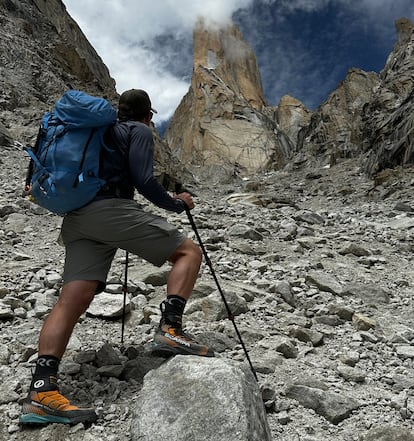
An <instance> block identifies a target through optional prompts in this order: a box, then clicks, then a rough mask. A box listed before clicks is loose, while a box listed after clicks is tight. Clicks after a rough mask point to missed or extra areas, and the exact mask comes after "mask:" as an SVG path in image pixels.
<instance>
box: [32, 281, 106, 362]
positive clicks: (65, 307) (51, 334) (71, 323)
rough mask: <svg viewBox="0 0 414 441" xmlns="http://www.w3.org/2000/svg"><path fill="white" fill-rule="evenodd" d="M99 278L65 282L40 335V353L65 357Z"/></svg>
mask: <svg viewBox="0 0 414 441" xmlns="http://www.w3.org/2000/svg"><path fill="white" fill-rule="evenodd" d="M98 283H99V282H98V281H97V280H76V281H73V282H69V283H67V284H65V285H64V286H63V288H62V292H61V293H60V296H59V300H58V302H57V303H56V305H55V306H54V307H53V309H52V311H51V313H50V314H49V316H48V317H47V319H46V320H45V322H44V324H43V327H42V330H41V332H40V337H39V355H53V356H55V357H57V358H58V359H61V358H62V357H63V354H64V352H65V350H66V346H67V344H68V342H69V339H70V336H71V335H72V331H73V328H74V327H75V325H76V323H77V321H78V320H79V317H80V316H81V315H82V314H83V313H84V312H85V311H86V310H87V309H88V306H89V305H90V303H91V301H92V300H93V298H94V296H95V293H96V289H97V287H98Z"/></svg>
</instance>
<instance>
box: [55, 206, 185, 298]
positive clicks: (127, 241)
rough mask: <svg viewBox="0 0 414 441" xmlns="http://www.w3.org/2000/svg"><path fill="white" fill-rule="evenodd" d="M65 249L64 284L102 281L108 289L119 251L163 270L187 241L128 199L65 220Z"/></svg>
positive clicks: (73, 214)
mask: <svg viewBox="0 0 414 441" xmlns="http://www.w3.org/2000/svg"><path fill="white" fill-rule="evenodd" d="M60 237H61V240H62V241H63V244H64V245H65V247H66V257H65V268H64V274H63V279H64V282H65V283H67V282H71V281H74V280H99V281H100V282H101V284H100V287H99V289H98V292H100V291H102V290H103V289H104V287H105V283H106V278H107V275H108V272H109V269H110V267H111V263H112V260H113V258H114V256H115V253H116V250H117V249H118V248H121V249H124V250H126V251H128V252H130V253H132V254H136V255H137V256H140V257H141V258H143V259H145V260H147V261H148V262H151V263H152V264H154V265H156V266H161V265H162V264H163V263H165V262H166V261H167V260H168V258H169V257H170V256H171V255H172V254H173V253H174V251H175V250H176V249H177V248H178V247H179V246H180V245H181V244H182V242H183V241H184V240H185V239H186V236H185V235H183V234H182V233H180V232H179V231H178V230H177V228H176V227H175V226H173V225H171V224H169V223H168V222H167V221H166V220H165V219H164V218H162V217H160V216H156V215H154V214H151V213H148V212H145V211H144V210H143V209H142V208H141V207H140V206H139V205H138V204H137V203H136V202H135V201H132V200H129V199H116V198H113V199H104V200H100V201H96V202H92V203H91V204H89V205H87V206H86V207H83V208H81V209H79V210H76V211H73V212H71V213H69V214H68V215H66V216H65V218H64V219H63V224H62V230H61V236H60Z"/></svg>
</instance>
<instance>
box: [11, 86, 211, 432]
mask: <svg viewBox="0 0 414 441" xmlns="http://www.w3.org/2000/svg"><path fill="white" fill-rule="evenodd" d="M153 112H154V110H153V109H152V107H151V101H150V98H149V96H148V94H147V93H146V92H145V91H143V90H139V89H132V90H128V91H126V92H124V93H123V94H122V95H121V96H120V99H119V107H118V115H117V116H118V121H117V123H116V124H115V125H114V126H112V127H111V128H110V129H108V131H107V133H106V135H105V138H106V139H105V141H106V144H107V145H108V146H111V149H108V150H103V152H102V156H101V166H100V175H101V176H102V177H103V178H104V179H105V180H106V185H105V186H104V187H103V188H102V189H101V190H100V191H99V192H98V194H97V195H96V197H95V198H94V200H93V201H92V202H91V203H89V204H87V205H86V206H84V207H82V208H80V209H77V210H74V211H72V212H70V213H69V214H67V215H66V216H65V217H64V218H63V223H62V229H61V235H60V237H61V240H62V242H63V243H64V245H65V251H66V256H65V265H64V273H63V280H64V285H63V287H62V291H61V293H60V296H59V299H58V301H57V303H56V305H55V306H54V308H53V309H52V311H51V313H50V314H49V316H48V317H47V319H46V320H45V322H44V324H43V327H42V330H41V332H40V337H39V346H38V359H37V361H36V366H35V369H34V372H33V378H32V381H31V384H30V391H29V396H28V398H27V400H26V401H25V402H24V404H23V408H22V414H21V416H20V421H21V422H22V423H52V422H58V423H66V424H76V423H79V422H86V423H92V422H94V421H96V419H97V415H96V413H95V411H94V410H93V409H91V408H87V409H85V408H78V407H77V406H74V405H72V404H71V403H70V402H69V401H68V400H67V399H66V398H65V397H64V396H63V395H61V394H60V392H59V387H58V384H57V374H58V368H59V363H60V360H61V359H62V357H63V354H64V352H65V350H66V346H67V344H68V342H69V339H70V336H71V334H72V331H73V328H74V326H75V324H76V323H77V321H78V319H79V318H80V316H81V315H82V314H83V313H84V312H85V311H86V310H87V308H88V306H89V305H90V303H91V301H92V300H93V298H94V296H95V294H98V293H100V292H102V291H103V290H104V288H105V283H106V278H107V275H108V272H109V269H110V266H111V263H112V260H113V258H114V255H115V252H116V250H117V249H118V248H121V249H124V250H126V251H128V252H130V253H133V254H136V255H138V256H139V257H141V258H143V259H145V260H147V261H148V262H150V263H152V264H154V265H157V266H161V265H163V264H164V263H165V262H166V261H169V262H170V263H171V264H172V267H171V271H170V273H169V276H168V282H167V296H166V299H165V300H164V301H163V302H162V303H161V305H160V309H161V320H160V324H159V326H158V328H157V330H156V332H155V335H154V340H153V343H152V344H153V351H154V352H155V353H157V354H160V353H162V354H166V355H173V354H191V355H200V356H207V357H211V356H214V354H213V352H212V350H211V349H209V348H208V347H207V346H204V345H201V344H199V343H197V342H196V341H195V340H194V339H193V338H191V337H190V336H188V335H187V334H185V333H184V331H183V328H182V316H183V312H184V308H185V305H186V302H187V300H188V299H189V297H190V295H191V292H192V289H193V287H194V284H195V281H196V279H197V276H198V272H199V269H200V265H201V261H202V253H201V250H200V248H199V247H198V245H196V244H195V243H194V242H193V241H192V240H191V239H189V238H187V237H186V236H185V235H183V234H182V233H181V232H179V231H178V229H177V228H176V227H175V226H173V225H172V224H170V223H168V222H167V221H166V220H165V219H164V218H163V217H160V216H156V215H154V214H151V213H149V212H146V211H144V210H143V209H142V208H141V206H140V205H139V204H138V203H137V202H136V201H134V200H133V196H134V189H137V191H138V192H139V193H140V194H141V195H143V196H144V197H145V198H146V199H148V200H149V201H150V202H152V203H153V204H155V205H156V206H158V207H160V208H163V209H165V210H168V211H172V212H176V213H181V212H182V211H184V210H185V208H186V206H187V207H188V208H189V209H192V208H194V201H193V199H192V196H191V195H190V194H189V193H187V192H184V193H180V194H173V196H171V195H170V194H169V193H167V192H166V190H165V189H164V188H163V187H162V186H161V185H160V184H159V183H158V181H157V180H156V179H155V178H154V176H153V150H154V141H153V136H152V130H151V128H150V125H151V118H152V116H153Z"/></svg>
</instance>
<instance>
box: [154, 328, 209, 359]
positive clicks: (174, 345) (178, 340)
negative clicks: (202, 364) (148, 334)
mask: <svg viewBox="0 0 414 441" xmlns="http://www.w3.org/2000/svg"><path fill="white" fill-rule="evenodd" d="M152 353H153V354H154V355H160V356H167V357H168V356H171V355H178V354H181V355H200V356H202V357H214V352H213V351H212V350H211V349H210V348H208V347H207V346H204V345H201V344H199V343H197V342H196V341H195V340H194V339H193V338H191V337H190V336H189V335H187V334H186V333H185V332H184V331H183V330H182V328H181V327H180V326H174V325H168V324H167V323H165V322H163V321H162V322H161V323H160V326H159V327H158V329H157V331H156V333H155V335H154V340H153V342H152Z"/></svg>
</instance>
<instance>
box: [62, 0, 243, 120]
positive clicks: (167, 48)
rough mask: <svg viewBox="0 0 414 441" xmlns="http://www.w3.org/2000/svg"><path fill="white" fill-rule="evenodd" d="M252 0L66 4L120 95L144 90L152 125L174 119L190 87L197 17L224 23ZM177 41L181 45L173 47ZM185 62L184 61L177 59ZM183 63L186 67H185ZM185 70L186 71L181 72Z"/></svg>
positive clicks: (69, 1) (70, 0) (105, 0)
mask: <svg viewBox="0 0 414 441" xmlns="http://www.w3.org/2000/svg"><path fill="white" fill-rule="evenodd" d="M251 1H252V0H226V1H222V0H209V1H208V4H207V3H206V1H205V0H181V1H180V2H179V3H177V1H176V0H162V1H148V2H141V1H140V2H137V1H134V0H123V1H113V0H84V1H82V2H79V1H77V0H64V3H65V6H66V7H67V10H68V12H69V14H70V15H71V16H72V17H73V19H74V20H75V21H76V22H77V23H78V25H79V26H80V28H81V29H82V30H83V32H84V33H85V34H86V36H87V38H88V40H89V41H90V42H91V43H92V45H93V46H94V48H95V49H96V51H97V52H98V53H99V55H100V56H101V58H102V59H103V61H104V63H105V64H106V65H107V66H108V68H109V70H110V72H111V75H112V77H114V78H115V80H116V87H117V91H118V92H122V91H124V90H127V89H130V88H134V87H135V88H142V89H145V90H147V91H148V93H149V94H150V95H151V96H152V97H153V101H154V106H155V107H156V108H157V110H158V115H156V118H155V122H156V123H157V121H163V120H167V119H169V118H170V117H171V116H172V113H173V112H174V110H175V108H176V107H177V106H178V104H179V102H180V101H181V99H182V97H183V96H184V94H185V93H186V92H187V90H188V88H189V84H190V78H191V70H192V31H193V26H194V24H195V22H196V21H197V19H198V18H199V17H200V16H203V17H205V19H206V23H207V24H208V23H211V24H213V23H214V24H226V23H229V22H230V21H231V17H232V14H233V13H234V11H235V10H237V9H239V8H244V7H247V6H248V5H249V4H250V3H251ZM175 42H179V43H180V45H181V46H180V47H179V48H174V47H173V46H174V43H175ZM182 57H183V58H184V60H182V59H181V58H182ZM183 61H185V63H183ZM184 69H185V70H184Z"/></svg>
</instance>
